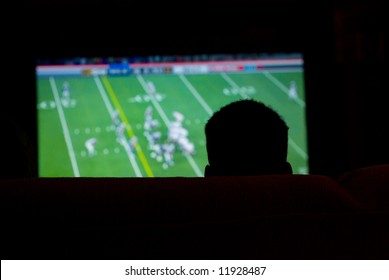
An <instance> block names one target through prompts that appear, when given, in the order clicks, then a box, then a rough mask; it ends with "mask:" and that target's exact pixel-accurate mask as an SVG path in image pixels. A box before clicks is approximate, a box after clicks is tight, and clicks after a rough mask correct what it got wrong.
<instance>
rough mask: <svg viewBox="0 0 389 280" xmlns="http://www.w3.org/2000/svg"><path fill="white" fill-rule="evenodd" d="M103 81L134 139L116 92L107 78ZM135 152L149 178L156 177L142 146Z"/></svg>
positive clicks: (138, 146)
mask: <svg viewBox="0 0 389 280" xmlns="http://www.w3.org/2000/svg"><path fill="white" fill-rule="evenodd" d="M101 79H102V80H103V84H104V86H105V88H106V89H107V91H108V94H109V96H110V97H111V99H112V102H113V104H114V106H115V108H116V109H117V110H118V112H119V116H120V118H121V119H122V120H123V122H124V123H125V124H126V131H127V133H128V135H129V136H130V138H132V137H134V136H135V133H134V131H133V130H132V127H131V125H130V123H129V121H128V120H127V117H126V115H125V114H124V111H123V109H122V106H121V105H120V103H119V100H118V99H117V97H116V94H115V92H114V91H113V89H112V87H111V84H110V83H109V81H108V78H107V77H106V76H103V77H102V78H101ZM135 150H136V152H137V153H138V156H139V158H140V161H141V162H142V164H143V167H144V168H145V170H146V173H147V175H148V176H149V177H154V174H153V171H151V168H150V165H149V163H148V162H147V159H146V157H145V155H144V153H143V151H142V148H141V147H140V145H139V144H138V143H136V145H135Z"/></svg>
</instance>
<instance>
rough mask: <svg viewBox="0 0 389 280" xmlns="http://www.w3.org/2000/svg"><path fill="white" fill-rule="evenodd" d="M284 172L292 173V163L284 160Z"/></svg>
mask: <svg viewBox="0 0 389 280" xmlns="http://www.w3.org/2000/svg"><path fill="white" fill-rule="evenodd" d="M284 172H285V174H293V169H292V165H291V164H290V163H289V162H285V167H284Z"/></svg>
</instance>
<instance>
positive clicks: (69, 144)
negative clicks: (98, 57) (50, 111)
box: [49, 77, 80, 177]
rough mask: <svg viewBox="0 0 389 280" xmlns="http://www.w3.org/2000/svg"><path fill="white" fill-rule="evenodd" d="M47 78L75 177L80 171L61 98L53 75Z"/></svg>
mask: <svg viewBox="0 0 389 280" xmlns="http://www.w3.org/2000/svg"><path fill="white" fill-rule="evenodd" d="M49 80H50V86H51V90H52V91H53V95H54V99H55V103H56V104H57V111H58V115H59V119H60V121H61V126H62V131H63V134H64V136H65V142H66V146H67V148H68V153H69V156H70V162H71V163H72V168H73V173H74V176H75V177H80V171H79V170H78V165H77V160H76V155H75V154H74V149H73V144H72V139H71V138H70V134H69V128H68V124H67V122H66V119H65V114H64V112H63V109H62V105H61V100H60V98H59V94H58V90H57V85H56V84H55V80H54V78H53V77H50V79H49Z"/></svg>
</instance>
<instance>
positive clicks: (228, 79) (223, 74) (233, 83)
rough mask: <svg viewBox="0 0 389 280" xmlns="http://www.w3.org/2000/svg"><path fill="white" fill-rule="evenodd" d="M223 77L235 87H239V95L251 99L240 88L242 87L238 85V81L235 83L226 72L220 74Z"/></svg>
mask: <svg viewBox="0 0 389 280" xmlns="http://www.w3.org/2000/svg"><path fill="white" fill-rule="evenodd" d="M220 75H221V76H222V77H223V79H224V80H225V81H226V82H227V83H228V84H229V85H230V86H231V87H233V88H236V89H238V92H239V95H240V96H241V97H242V98H243V99H249V96H248V95H247V94H245V93H243V92H241V91H240V90H239V89H240V87H239V86H238V85H237V83H235V82H234V81H233V80H232V79H231V78H230V77H229V76H228V75H227V74H226V73H221V74H220Z"/></svg>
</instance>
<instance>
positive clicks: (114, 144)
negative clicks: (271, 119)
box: [35, 53, 309, 177]
mask: <svg viewBox="0 0 389 280" xmlns="http://www.w3.org/2000/svg"><path fill="white" fill-rule="evenodd" d="M35 69H36V85H37V104H36V105H37V116H38V117H37V120H38V124H37V128H38V133H37V134H38V173H39V177H177V176H183V177H202V176H203V174H204V168H205V166H206V164H207V163H208V160H207V154H206V148H205V134H204V126H205V123H206V122H207V120H208V119H209V118H210V116H211V115H212V114H213V112H215V111H216V110H218V109H220V108H221V107H222V106H224V105H226V104H228V103H230V102H232V101H235V100H239V99H247V98H250V99H255V100H259V101H261V102H263V103H265V104H267V105H269V106H270V107H271V108H273V109H274V110H276V111H277V112H278V113H279V114H280V115H281V116H282V117H283V118H284V119H285V121H286V123H287V124H288V126H289V128H290V129H289V151H288V160H289V162H290V163H291V164H292V167H293V170H294V173H296V174H307V173H308V172H309V170H308V154H307V128H306V114H305V113H306V110H305V90H304V60H303V55H302V54H300V53H290V54H289V53H288V54H286V53H280V54H276V55H269V54H201V55H187V56H185V55H180V56H178V55H177V56H174V55H162V56H140V57H92V58H91V57H75V58H63V59H58V58H57V59H47V58H46V59H38V60H37V61H36V67H35ZM232 133H233V132H232ZM236 148H239V147H236Z"/></svg>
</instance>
